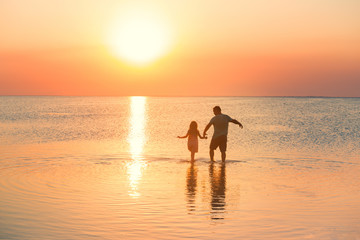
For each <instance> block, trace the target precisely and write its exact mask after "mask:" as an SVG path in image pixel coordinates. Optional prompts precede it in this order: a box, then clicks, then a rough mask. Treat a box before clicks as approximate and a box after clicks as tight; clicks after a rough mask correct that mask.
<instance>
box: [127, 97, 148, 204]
mask: <svg viewBox="0 0 360 240" xmlns="http://www.w3.org/2000/svg"><path fill="white" fill-rule="evenodd" d="M130 112H131V114H130V117H129V125H130V132H129V135H128V139H127V141H128V143H129V147H130V153H131V158H132V161H130V162H129V163H128V164H127V176H128V178H129V185H130V192H129V195H130V196H132V197H134V198H136V197H139V196H140V193H139V192H138V185H139V181H140V180H141V177H142V173H143V171H144V169H145V167H146V165H147V164H146V162H145V161H144V159H143V156H142V153H143V148H144V144H145V141H146V138H145V125H146V115H145V114H146V97H138V96H136V97H131V98H130Z"/></svg>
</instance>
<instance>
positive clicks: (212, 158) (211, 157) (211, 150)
mask: <svg viewBox="0 0 360 240" xmlns="http://www.w3.org/2000/svg"><path fill="white" fill-rule="evenodd" d="M210 160H211V161H214V149H211V148H210Z"/></svg>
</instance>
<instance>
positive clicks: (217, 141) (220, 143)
mask: <svg viewBox="0 0 360 240" xmlns="http://www.w3.org/2000/svg"><path fill="white" fill-rule="evenodd" d="M226 145H227V136H226V135H222V136H219V137H217V138H212V139H211V143H210V149H211V150H215V149H216V148H217V147H219V149H220V151H221V152H225V151H226Z"/></svg>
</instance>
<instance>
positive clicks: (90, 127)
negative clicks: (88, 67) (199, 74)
mask: <svg viewBox="0 0 360 240" xmlns="http://www.w3.org/2000/svg"><path fill="white" fill-rule="evenodd" d="M215 105H220V106H221V107H222V109H223V113H225V114H228V115H230V116H231V117H233V118H235V119H237V120H239V121H240V122H241V123H242V124H243V125H244V129H240V128H239V127H238V126H236V125H230V127H229V138H228V151H227V155H228V157H227V158H228V160H227V162H226V164H221V163H220V161H219V158H220V154H219V152H216V153H215V159H217V161H216V162H215V163H213V164H212V163H210V161H209V157H208V145H209V143H210V139H207V140H199V152H198V153H197V154H196V161H195V163H191V162H190V161H189V158H190V154H189V152H188V150H187V148H186V140H184V139H177V138H176V136H178V135H185V133H186V131H187V129H188V126H189V123H190V122H191V121H193V120H195V121H197V122H198V125H199V129H200V131H201V132H202V130H203V128H204V127H205V125H206V124H207V123H208V121H209V120H210V119H211V117H212V116H213V114H212V107H213V106H215ZM211 134H212V129H211V130H210V131H209V136H211ZM359 164H360V98H290V97H193V98H156V97H0V239H145V238H146V239H184V238H194V239H360V200H359V199H360V178H359V176H358V175H359V170H360V165H359Z"/></svg>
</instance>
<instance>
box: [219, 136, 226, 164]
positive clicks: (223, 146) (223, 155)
mask: <svg viewBox="0 0 360 240" xmlns="http://www.w3.org/2000/svg"><path fill="white" fill-rule="evenodd" d="M226 147H227V137H226V136H221V141H220V143H219V148H220V152H221V160H222V161H223V163H224V162H225V159H226Z"/></svg>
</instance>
